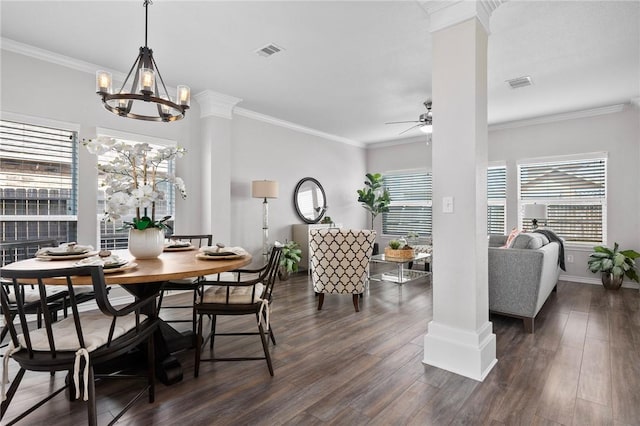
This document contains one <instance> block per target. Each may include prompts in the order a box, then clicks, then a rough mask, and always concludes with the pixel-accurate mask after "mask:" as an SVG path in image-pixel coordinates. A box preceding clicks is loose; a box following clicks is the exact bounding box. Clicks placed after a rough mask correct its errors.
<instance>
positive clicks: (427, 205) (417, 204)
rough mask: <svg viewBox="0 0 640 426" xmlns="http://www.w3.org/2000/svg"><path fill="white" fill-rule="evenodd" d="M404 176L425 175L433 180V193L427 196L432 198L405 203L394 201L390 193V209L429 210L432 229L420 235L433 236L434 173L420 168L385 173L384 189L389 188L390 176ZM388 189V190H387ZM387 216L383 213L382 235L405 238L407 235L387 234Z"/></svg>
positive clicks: (383, 174) (406, 201) (405, 201)
mask: <svg viewBox="0 0 640 426" xmlns="http://www.w3.org/2000/svg"><path fill="white" fill-rule="evenodd" d="M402 174H408V175H409V174H414V175H417V174H424V175H426V178H427V179H428V180H431V191H430V193H429V191H428V192H427V194H428V195H427V196H428V197H429V196H430V197H431V198H426V199H424V200H417V201H408V200H403V201H397V200H396V201H394V199H393V193H391V191H390V197H391V202H390V203H389V207H425V208H428V209H429V213H428V217H429V219H428V221H429V223H431V229H427V230H426V232H418V234H419V235H420V237H429V236H431V234H432V231H433V176H432V172H431V171H430V170H427V169H426V168H419V169H406V170H391V171H386V172H384V173H382V176H383V178H384V179H385V181H384V187H385V188H387V186H386V178H387V176H388V175H396V176H398V175H402ZM387 189H388V188H387ZM387 214H388V213H383V214H382V235H383V236H385V237H404V236H405V235H406V233H403V234H392V233H385V228H387V226H385V222H386V220H387ZM412 231H413V232H417V230H415V229H414V230H412Z"/></svg>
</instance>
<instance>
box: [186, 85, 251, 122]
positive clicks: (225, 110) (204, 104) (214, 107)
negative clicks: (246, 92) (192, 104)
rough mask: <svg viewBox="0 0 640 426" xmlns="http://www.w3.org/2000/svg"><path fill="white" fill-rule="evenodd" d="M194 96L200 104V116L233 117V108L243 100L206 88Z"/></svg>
mask: <svg viewBox="0 0 640 426" xmlns="http://www.w3.org/2000/svg"><path fill="white" fill-rule="evenodd" d="M194 98H195V99H196V101H197V102H198V104H199V105H200V118H205V117H211V116H216V117H222V118H228V119H231V118H232V115H231V113H232V112H233V108H235V106H236V105H237V104H238V103H239V102H242V99H240V98H236V97H234V96H229V95H225V94H224V93H218V92H214V91H213V90H204V91H202V92H200V93H198V94H196V95H195V96H194Z"/></svg>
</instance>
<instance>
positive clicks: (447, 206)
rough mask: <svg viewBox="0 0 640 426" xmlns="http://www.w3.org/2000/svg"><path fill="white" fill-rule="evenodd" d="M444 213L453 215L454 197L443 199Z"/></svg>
mask: <svg viewBox="0 0 640 426" xmlns="http://www.w3.org/2000/svg"><path fill="white" fill-rule="evenodd" d="M442 213H453V197H442Z"/></svg>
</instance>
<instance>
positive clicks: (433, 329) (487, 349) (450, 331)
mask: <svg viewBox="0 0 640 426" xmlns="http://www.w3.org/2000/svg"><path fill="white" fill-rule="evenodd" d="M492 328H493V327H492V324H491V322H489V321H487V322H485V323H484V324H483V325H482V326H480V327H479V328H478V329H477V330H463V329H458V328H454V327H451V326H449V325H446V324H443V323H438V322H436V321H431V322H430V323H429V329H428V332H427V334H426V335H425V336H424V359H423V361H422V362H423V363H425V364H428V365H433V366H434V367H438V368H442V369H445V370H447V371H451V372H453V373H456V374H460V375H462V376H465V377H469V378H471V379H474V380H478V381H483V380H484V379H485V377H487V375H488V374H489V372H490V371H491V369H492V368H493V367H494V366H495V365H496V363H497V362H498V360H497V359H496V335H495V334H493V332H492Z"/></svg>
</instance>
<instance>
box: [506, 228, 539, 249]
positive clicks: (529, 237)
mask: <svg viewBox="0 0 640 426" xmlns="http://www.w3.org/2000/svg"><path fill="white" fill-rule="evenodd" d="M543 245H545V244H544V242H543V240H542V237H541V236H540V235H539V234H535V233H529V232H522V233H520V234H518V235H517V236H516V237H515V238H514V239H513V242H512V243H511V246H510V247H509V248H515V249H531V250H536V249H539V248H541V247H542V246H543Z"/></svg>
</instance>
